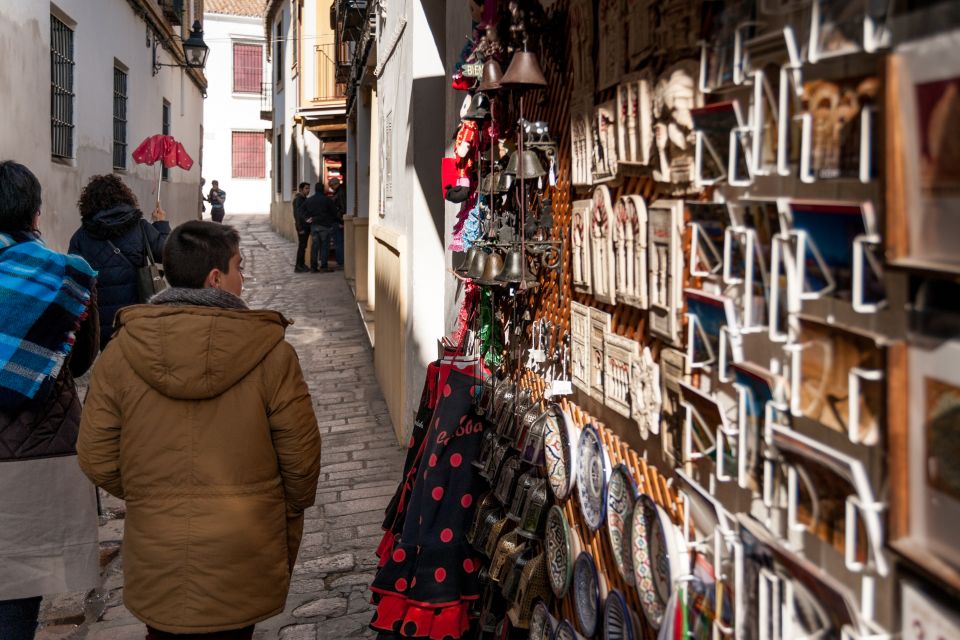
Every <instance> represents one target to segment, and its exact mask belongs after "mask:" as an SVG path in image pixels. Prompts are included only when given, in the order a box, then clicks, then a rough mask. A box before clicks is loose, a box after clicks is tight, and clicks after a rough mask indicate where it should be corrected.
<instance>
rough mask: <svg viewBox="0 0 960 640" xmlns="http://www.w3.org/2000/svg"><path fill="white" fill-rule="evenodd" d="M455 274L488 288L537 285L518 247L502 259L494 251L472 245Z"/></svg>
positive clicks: (531, 286)
mask: <svg viewBox="0 0 960 640" xmlns="http://www.w3.org/2000/svg"><path fill="white" fill-rule="evenodd" d="M456 272H457V273H458V274H459V275H461V276H463V277H465V278H470V279H471V280H473V281H474V282H476V283H478V284H482V285H485V286H488V287H499V286H508V285H520V286H521V288H533V287H536V286H538V284H539V283H538V282H537V278H536V276H534V275H533V272H531V271H530V265H529V264H527V261H526V259H525V257H524V254H523V252H522V251H521V250H520V248H519V247H514V248H512V249H510V250H509V251H508V252H507V255H506V258H504V257H503V256H501V255H500V253H499V252H497V251H496V250H495V249H490V250H488V248H481V247H478V246H477V245H473V246H472V247H470V250H469V251H467V255H466V256H465V257H464V260H463V263H462V264H461V265H460V267H458V268H457V269H456Z"/></svg>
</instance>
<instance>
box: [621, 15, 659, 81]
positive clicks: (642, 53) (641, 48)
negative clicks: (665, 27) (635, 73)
mask: <svg viewBox="0 0 960 640" xmlns="http://www.w3.org/2000/svg"><path fill="white" fill-rule="evenodd" d="M626 1H627V6H626V17H627V62H628V64H629V66H630V68H631V69H636V68H637V67H638V66H640V63H641V62H643V61H644V59H646V58H647V57H648V56H649V55H650V54H651V53H653V45H654V39H653V38H654V31H653V30H654V25H655V20H654V14H653V8H654V4H655V3H654V2H653V0H626Z"/></svg>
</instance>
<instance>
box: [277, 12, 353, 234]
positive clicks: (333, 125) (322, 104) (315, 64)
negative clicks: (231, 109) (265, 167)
mask: <svg viewBox="0 0 960 640" xmlns="http://www.w3.org/2000/svg"><path fill="white" fill-rule="evenodd" d="M331 5H332V2H330V1H323V0H320V1H315V0H271V1H270V2H268V3H267V7H266V11H265V14H264V23H263V24H264V33H265V37H266V39H267V42H268V43H269V46H270V48H269V51H268V52H267V55H268V58H269V60H270V61H271V64H272V72H271V75H270V81H269V83H267V84H265V86H264V95H263V106H262V109H261V117H262V118H263V119H264V120H265V121H266V122H265V125H266V126H267V127H268V128H269V131H270V139H271V141H272V143H273V148H272V152H271V162H270V166H271V193H272V196H271V203H270V221H271V224H272V226H273V228H274V229H276V230H277V231H278V232H279V233H281V234H283V235H285V236H286V237H288V238H294V237H295V235H296V231H295V229H294V224H293V205H292V201H293V195H294V193H295V192H296V189H297V185H298V184H299V183H300V182H309V183H310V184H311V191H312V190H313V189H312V185H314V184H315V183H317V182H320V181H322V182H323V183H324V184H326V183H327V182H328V180H329V179H330V178H332V177H342V176H343V163H344V160H345V153H346V125H345V106H346V99H345V92H344V86H343V84H342V83H339V82H337V79H336V54H335V51H334V46H335V45H334V31H333V27H332V24H331V20H330V15H331V14H330V9H331Z"/></svg>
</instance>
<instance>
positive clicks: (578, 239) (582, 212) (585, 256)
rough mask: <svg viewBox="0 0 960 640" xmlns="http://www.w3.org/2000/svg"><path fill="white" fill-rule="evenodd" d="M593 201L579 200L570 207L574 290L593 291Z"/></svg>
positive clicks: (571, 261)
mask: <svg viewBox="0 0 960 640" xmlns="http://www.w3.org/2000/svg"><path fill="white" fill-rule="evenodd" d="M592 202H593V201H592V200H577V201H575V202H573V203H572V204H571V205H570V263H571V273H570V277H571V282H572V284H573V290H574V291H578V292H580V293H591V292H592V291H593V282H592V275H591V274H592V272H593V270H592V265H591V263H590V260H591V258H590V245H591V239H590V216H591V211H590V209H591V204H592Z"/></svg>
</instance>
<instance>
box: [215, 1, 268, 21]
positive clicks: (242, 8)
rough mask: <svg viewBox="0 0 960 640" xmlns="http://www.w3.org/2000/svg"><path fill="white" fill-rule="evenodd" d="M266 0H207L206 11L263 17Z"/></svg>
mask: <svg viewBox="0 0 960 640" xmlns="http://www.w3.org/2000/svg"><path fill="white" fill-rule="evenodd" d="M265 4H266V2H265V1H264V0H206V2H205V3H204V11H205V12H206V13H222V14H226V15H230V16H250V17H253V18H260V17H263V10H264V5H265Z"/></svg>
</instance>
